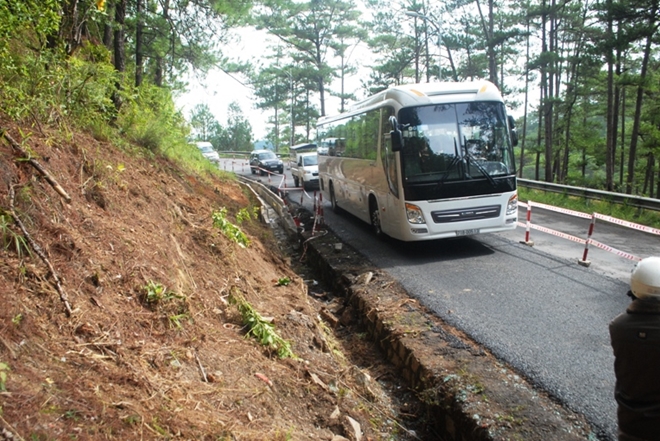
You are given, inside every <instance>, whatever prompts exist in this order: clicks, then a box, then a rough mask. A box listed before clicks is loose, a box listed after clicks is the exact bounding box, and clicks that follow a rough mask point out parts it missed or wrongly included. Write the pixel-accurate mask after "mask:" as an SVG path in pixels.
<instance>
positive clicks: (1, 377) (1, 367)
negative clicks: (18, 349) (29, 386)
mask: <svg viewBox="0 0 660 441" xmlns="http://www.w3.org/2000/svg"><path fill="white" fill-rule="evenodd" d="M9 370H10V369H9V365H8V364H7V363H3V362H1V361H0V392H4V391H6V390H7V387H6V382H7V372H9Z"/></svg>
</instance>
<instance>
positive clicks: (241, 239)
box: [211, 207, 250, 248]
mask: <svg viewBox="0 0 660 441" xmlns="http://www.w3.org/2000/svg"><path fill="white" fill-rule="evenodd" d="M211 216H212V218H213V226H214V227H216V228H219V229H220V231H222V234H224V235H225V236H226V237H227V238H229V239H231V240H233V241H234V242H236V243H237V244H238V245H239V246H240V247H241V248H246V247H248V246H249V245H250V239H248V237H247V235H246V234H245V233H243V232H242V231H241V229H240V228H238V227H237V226H236V225H234V224H232V223H231V222H229V220H227V209H226V208H225V207H223V208H221V209H220V210H218V211H214V212H213V214H212V215H211Z"/></svg>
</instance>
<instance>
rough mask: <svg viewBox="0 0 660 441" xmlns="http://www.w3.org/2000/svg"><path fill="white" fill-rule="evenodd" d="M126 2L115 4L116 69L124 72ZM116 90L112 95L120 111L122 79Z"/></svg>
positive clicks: (116, 107)
mask: <svg viewBox="0 0 660 441" xmlns="http://www.w3.org/2000/svg"><path fill="white" fill-rule="evenodd" d="M126 2H127V0H118V1H117V2H116V4H115V26H116V27H115V41H114V49H115V60H114V61H115V70H116V71H117V72H119V73H120V74H122V73H123V72H124V71H126V48H125V46H124V26H125V23H126ZM120 77H121V75H120ZM115 86H116V90H115V92H114V93H113V95H112V101H113V103H114V104H115V109H117V110H118V111H119V109H120V108H121V104H122V101H121V96H120V94H119V92H120V91H121V88H122V85H121V79H119V80H118V81H117V83H116V84H115Z"/></svg>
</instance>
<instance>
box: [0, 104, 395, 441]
mask: <svg viewBox="0 0 660 441" xmlns="http://www.w3.org/2000/svg"><path fill="white" fill-rule="evenodd" d="M0 126H1V127H2V129H3V142H1V143H0V170H1V176H2V183H3V185H2V188H0V220H1V221H2V223H1V225H0V226H1V229H0V232H1V234H2V236H1V239H2V248H1V249H0V254H1V256H2V258H1V259H0V262H2V263H1V264H0V302H1V303H2V305H3V308H0V390H1V391H0V430H2V431H3V432H2V433H4V434H5V435H6V436H7V439H25V440H27V439H30V440H37V439H38V440H51V439H116V440H126V439H241V440H250V439H255V440H256V439H258V440H278V439H279V440H285V439H287V440H288V439H300V440H304V439H328V440H330V439H333V437H334V436H346V437H350V438H351V439H355V433H356V429H355V428H354V427H358V426H359V427H360V428H361V429H358V430H361V431H363V432H364V434H365V435H368V436H369V439H407V438H406V435H405V434H406V432H405V431H404V430H403V429H401V427H400V426H399V425H398V424H397V423H396V421H397V418H396V414H395V412H394V410H393V409H394V407H393V404H392V403H391V402H390V399H389V398H388V396H387V394H386V393H385V391H383V390H382V388H381V386H380V384H379V383H377V382H375V381H373V380H369V379H370V378H374V377H375V376H382V375H385V374H387V368H386V367H382V366H380V365H379V364H378V363H377V362H375V361H374V360H370V359H369V358H368V357H369V353H370V350H369V349H368V347H367V346H366V345H364V344H363V343H362V342H361V341H360V339H359V338H357V337H356V338H353V339H351V338H349V339H348V340H347V341H345V342H343V343H341V342H339V341H337V340H335V338H334V337H333V335H332V333H331V332H330V331H329V330H328V328H327V327H325V326H324V325H323V323H322V322H321V321H320V320H319V319H318V318H317V310H318V305H317V304H316V300H315V296H311V295H309V292H308V288H307V285H306V283H305V282H304V281H303V280H302V279H301V278H300V277H299V276H298V275H296V273H294V272H293V271H292V270H291V268H290V267H289V262H290V259H291V257H290V256H287V255H284V254H282V253H281V252H280V249H279V247H278V243H277V241H276V239H275V238H274V236H273V233H272V231H271V230H270V229H269V228H268V227H265V226H264V225H263V223H262V222H261V221H260V220H259V219H258V217H257V213H258V211H259V207H258V205H257V203H256V201H255V199H254V197H253V195H252V194H251V192H250V191H247V190H246V189H245V188H244V187H242V186H240V185H239V184H238V183H237V182H236V181H234V180H233V179H232V178H231V177H229V176H225V175H223V174H222V173H221V172H218V171H208V172H201V173H193V172H190V171H189V170H185V169H183V168H181V167H180V166H179V165H177V164H176V163H174V162H172V161H170V160H168V159H166V158H164V157H163V156H162V155H159V154H154V153H152V152H150V151H149V150H145V149H143V148H137V147H131V146H128V145H127V146H126V147H125V148H122V149H120V148H117V147H116V146H114V145H113V144H111V143H108V142H102V141H98V140H96V139H94V138H92V137H91V136H89V135H86V134H84V133H82V132H77V131H69V132H67V133H65V134H62V133H61V132H59V131H52V130H50V129H47V128H45V127H42V129H43V131H39V132H32V133H30V130H31V129H32V128H30V127H24V126H23V127H21V126H18V125H16V124H14V123H13V122H11V121H9V120H8V119H7V118H6V117H3V119H2V120H1V121H0ZM22 134H23V135H22ZM28 134H29V135H30V136H28ZM8 138H10V139H12V140H14V141H15V142H16V143H17V144H18V146H19V147H20V149H17V148H15V147H16V146H13V145H12V143H11V142H9V141H8ZM20 150H24V151H25V152H26V153H27V154H28V157H29V158H30V159H31V160H32V162H30V161H28V160H27V157H24V156H22V154H21V153H19V151H20ZM35 164H36V165H39V166H41V168H43V169H44V170H45V171H47V172H48V173H49V174H50V176H51V178H52V179H53V182H54V183H56V184H59V185H61V187H62V190H63V191H61V192H60V193H58V192H57V191H56V190H55V188H54V187H53V186H51V184H49V182H48V181H47V180H46V179H45V177H44V176H43V175H42V174H41V173H39V172H38V171H37V168H35V167H34V165H35ZM67 197H69V198H70V202H67V200H66V198H67ZM282 245H284V246H286V244H282ZM296 259H297V258H296ZM316 289H317V291H318V290H319V288H316ZM317 295H318V296H324V297H326V298H327V296H328V295H329V293H325V292H324V291H322V290H320V291H318V292H317ZM250 323H252V324H253V325H257V326H254V327H253V328H250V327H249V326H247V325H249V324H250ZM250 329H252V331H251V332H249V330H250ZM269 330H270V331H273V332H274V334H269V333H268V332H269ZM344 345H348V346H344ZM354 351H356V352H357V353H360V357H361V358H360V360H361V361H360V363H361V364H362V366H369V367H370V369H371V371H368V370H366V369H360V368H359V367H357V366H356V365H355V364H354V361H355V360H353V359H352V355H351V354H353V353H354ZM367 396H368V397H369V399H366V398H364V397H367ZM348 417H350V419H349V418H348ZM7 434H11V436H14V437H15V438H10V437H9V436H10V435H7ZM334 439H341V438H334ZM363 439H364V438H363Z"/></svg>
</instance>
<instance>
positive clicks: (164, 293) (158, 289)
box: [142, 280, 185, 305]
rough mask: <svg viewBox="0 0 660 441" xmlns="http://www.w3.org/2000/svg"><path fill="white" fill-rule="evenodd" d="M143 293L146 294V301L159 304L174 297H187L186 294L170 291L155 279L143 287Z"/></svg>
mask: <svg viewBox="0 0 660 441" xmlns="http://www.w3.org/2000/svg"><path fill="white" fill-rule="evenodd" d="M142 294H143V296H144V301H145V302H146V303H147V304H151V305H157V304H159V303H161V302H166V301H169V300H173V299H178V300H181V299H185V296H182V295H179V294H176V293H174V292H172V291H168V290H167V289H166V288H165V286H163V285H161V284H160V283H157V282H154V281H153V280H150V281H149V282H148V283H147V284H146V285H145V286H144V287H142Z"/></svg>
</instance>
